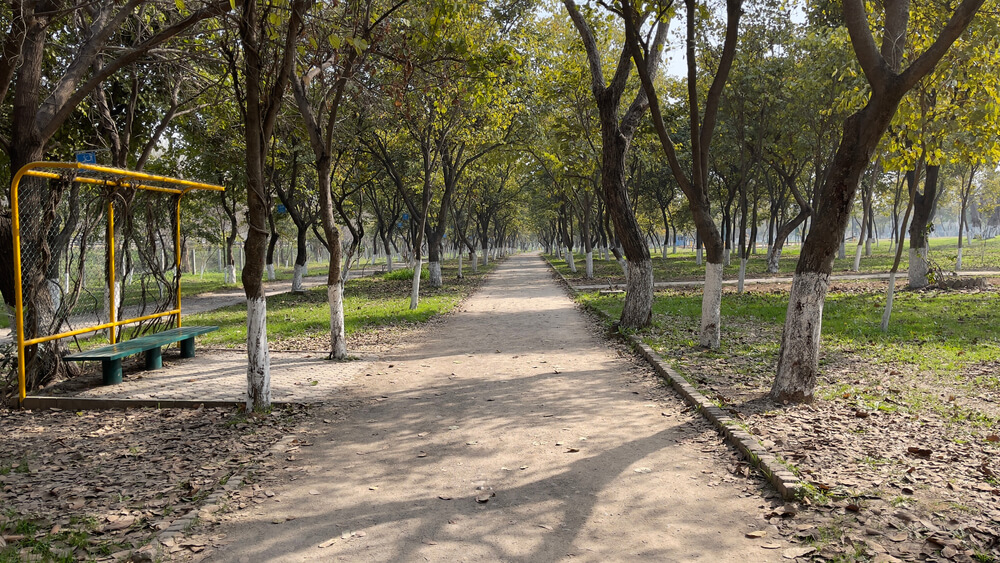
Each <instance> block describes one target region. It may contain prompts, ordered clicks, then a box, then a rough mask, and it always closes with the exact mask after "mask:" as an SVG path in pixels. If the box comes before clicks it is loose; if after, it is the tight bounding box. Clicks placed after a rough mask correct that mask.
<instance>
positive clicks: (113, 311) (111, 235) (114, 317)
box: [108, 197, 118, 344]
mask: <svg viewBox="0 0 1000 563" xmlns="http://www.w3.org/2000/svg"><path fill="white" fill-rule="evenodd" d="M108 245H109V246H108V249H109V255H110V257H111V260H110V262H109V263H108V282H109V283H108V287H109V288H110V291H109V292H108V298H109V299H110V300H111V302H110V303H108V311H109V317H110V318H109V319H108V320H109V321H111V328H110V329H109V333H110V334H111V336H110V337H109V339H110V340H111V343H112V344H114V343H115V340H116V339H117V332H118V330H117V329H118V327H117V326H115V325H116V324H117V322H118V308H117V307H115V200H114V197H112V198H111V200H110V201H108Z"/></svg>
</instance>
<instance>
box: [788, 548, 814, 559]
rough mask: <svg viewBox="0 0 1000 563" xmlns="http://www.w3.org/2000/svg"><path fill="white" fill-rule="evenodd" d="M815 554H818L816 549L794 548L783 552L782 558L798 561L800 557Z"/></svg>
mask: <svg viewBox="0 0 1000 563" xmlns="http://www.w3.org/2000/svg"><path fill="white" fill-rule="evenodd" d="M815 552H816V548H815V547H792V548H789V549H786V550H785V551H784V552H782V554H781V556H782V557H784V558H785V559H797V558H799V557H805V556H806V555H809V554H810V553H815Z"/></svg>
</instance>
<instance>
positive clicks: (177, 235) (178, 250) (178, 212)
mask: <svg viewBox="0 0 1000 563" xmlns="http://www.w3.org/2000/svg"><path fill="white" fill-rule="evenodd" d="M186 193H187V190H185V191H184V193H182V194H180V195H179V196H177V208H176V211H175V213H174V220H175V221H176V223H177V230H176V231H175V232H174V250H175V251H176V253H177V260H176V262H174V265H175V266H176V267H177V289H176V291H177V328H180V326H181V198H182V197H184V194H186Z"/></svg>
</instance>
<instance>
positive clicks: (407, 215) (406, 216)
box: [403, 213, 410, 221]
mask: <svg viewBox="0 0 1000 563" xmlns="http://www.w3.org/2000/svg"><path fill="white" fill-rule="evenodd" d="M403 220H404V221H409V220H410V214H409V213H403Z"/></svg>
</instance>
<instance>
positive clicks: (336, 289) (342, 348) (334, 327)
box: [326, 283, 347, 360]
mask: <svg viewBox="0 0 1000 563" xmlns="http://www.w3.org/2000/svg"><path fill="white" fill-rule="evenodd" d="M326 298H327V301H329V302H330V357H331V358H336V359H338V360H343V359H344V358H346V357H347V338H346V337H345V336H344V292H343V290H342V289H341V286H340V284H339V283H335V284H333V285H328V286H326Z"/></svg>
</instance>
